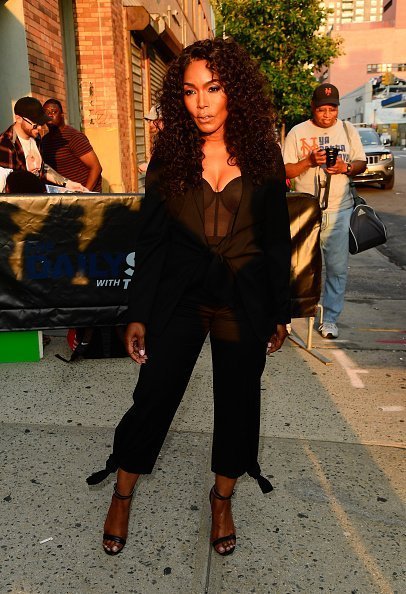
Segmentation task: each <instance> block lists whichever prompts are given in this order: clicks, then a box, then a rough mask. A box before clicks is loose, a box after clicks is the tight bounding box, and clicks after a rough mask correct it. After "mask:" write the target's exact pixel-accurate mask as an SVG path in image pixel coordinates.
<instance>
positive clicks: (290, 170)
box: [283, 83, 366, 338]
mask: <svg viewBox="0 0 406 594" xmlns="http://www.w3.org/2000/svg"><path fill="white" fill-rule="evenodd" d="M339 104H340V98H339V93H338V89H337V87H335V86H334V85H332V84H330V83H323V84H322V85H319V86H318V87H317V88H316V89H315V91H314V93H313V97H312V102H311V111H312V118H311V119H310V120H307V121H306V122H303V123H302V124H298V125H297V126H294V127H293V128H292V130H291V131H290V132H289V134H288V135H287V136H286V140H285V145H284V148H283V160H284V162H285V167H286V176H287V177H288V178H289V179H295V189H296V191H298V192H306V193H309V194H313V195H314V196H320V200H321V204H322V205H324V203H325V201H327V200H328V205H327V208H326V209H325V210H323V219H322V225H321V234H320V243H321V247H322V251H323V257H324V264H325V272H326V279H325V284H324V289H323V308H324V321H323V324H321V325H320V327H319V331H320V333H321V335H322V336H323V338H337V337H338V328H337V323H336V322H337V319H338V317H339V315H340V313H341V311H342V309H343V306H344V294H345V287H346V282H347V273H348V235H349V225H350V217H351V213H352V209H353V199H352V195H351V189H350V185H349V182H350V177H352V176H355V175H357V174H359V173H362V172H363V171H364V170H365V168H366V156H365V152H364V149H363V147H362V144H361V139H360V137H359V134H358V132H357V130H356V128H354V126H353V125H352V124H350V123H349V122H345V126H344V124H343V122H342V121H341V120H339V119H338V106H339ZM327 147H336V148H337V149H338V157H337V160H336V164H335V165H334V166H329V167H327V166H326V151H325V149H326V148H327ZM326 173H329V174H331V181H330V188H329V192H328V197H327V193H326V196H325V195H324V194H325V187H326V179H327V178H326Z"/></svg>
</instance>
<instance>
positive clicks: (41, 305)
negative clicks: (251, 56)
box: [0, 192, 321, 331]
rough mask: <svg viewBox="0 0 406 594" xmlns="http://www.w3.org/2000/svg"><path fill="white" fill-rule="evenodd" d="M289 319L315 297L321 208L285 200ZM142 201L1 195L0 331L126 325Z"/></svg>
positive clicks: (312, 308)
mask: <svg viewBox="0 0 406 594" xmlns="http://www.w3.org/2000/svg"><path fill="white" fill-rule="evenodd" d="M287 198H288V207H289V214H290V224H291V234H292V268H291V289H292V317H297V318H299V317H308V316H314V315H315V313H316V311H317V303H318V301H319V297H320V286H321V253H320V245H319V234H320V208H319V205H318V202H317V200H316V199H315V198H314V196H311V195H309V194H300V193H296V192H290V193H288V194H287ZM141 200H142V194H111V195H106V194H91V195H90V194H87V195H84V194H78V195H77V194H60V195H59V194H45V195H36V196H12V195H7V196H5V195H2V196H1V198H0V331H1V330H27V329H47V328H69V327H87V326H111V325H117V324H125V323H126V317H125V315H126V310H127V289H128V285H129V283H130V281H131V278H132V276H133V271H134V262H135V257H136V256H135V252H134V243H135V233H136V228H137V221H138V212H139V208H140V203H141Z"/></svg>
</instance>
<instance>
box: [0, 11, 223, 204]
mask: <svg viewBox="0 0 406 594" xmlns="http://www.w3.org/2000/svg"><path fill="white" fill-rule="evenodd" d="M169 2H170V4H169ZM169 2H168V3H165V4H163V3H162V1H161V0H145V1H137V0H48V1H47V2H42V1H41V0H5V1H4V0H3V1H0V52H1V54H2V56H3V64H2V67H1V70H0V85H1V88H2V102H1V105H0V131H3V130H4V129H5V128H7V127H8V126H9V125H10V124H11V123H12V122H13V107H14V103H15V102H16V100H17V99H18V98H19V97H22V96H25V95H32V96H34V97H37V98H38V99H39V100H40V101H45V100H46V99H49V98H50V97H54V98H57V99H59V100H60V101H61V102H62V104H63V106H64V108H65V113H66V115H67V120H68V123H69V124H71V125H72V126H74V127H76V128H77V129H81V130H82V131H83V132H84V133H85V134H86V135H87V137H88V138H89V140H90V142H91V143H92V145H93V147H94V150H95V151H96V153H97V155H98V157H99V159H100V161H101V164H102V166H103V191H111V192H129V191H131V192H132V191H142V189H143V184H144V174H142V173H140V172H139V171H138V164H139V163H141V162H143V161H145V160H146V159H147V158H148V156H149V151H150V137H149V131H148V127H147V125H146V122H145V121H144V119H143V118H144V115H145V114H146V113H147V112H148V111H149V110H150V107H151V106H152V105H153V104H154V102H155V94H156V92H157V90H158V89H159V88H160V86H161V84H162V80H163V77H164V75H165V72H166V69H167V67H168V64H169V63H170V61H171V60H172V59H173V58H174V57H175V56H176V55H178V54H179V53H180V51H181V50H182V48H183V47H185V46H186V45H189V44H190V43H193V42H194V41H196V40H198V39H205V38H208V37H212V36H213V35H214V32H213V29H214V25H213V23H214V18H213V12H212V8H211V5H210V3H209V0H169Z"/></svg>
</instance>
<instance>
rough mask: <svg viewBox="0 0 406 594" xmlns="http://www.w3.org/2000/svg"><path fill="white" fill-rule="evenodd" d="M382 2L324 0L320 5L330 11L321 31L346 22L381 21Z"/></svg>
mask: <svg viewBox="0 0 406 594" xmlns="http://www.w3.org/2000/svg"><path fill="white" fill-rule="evenodd" d="M383 3H384V0H324V1H323V2H320V5H321V6H322V7H323V8H326V9H328V10H329V11H330V12H329V14H328V16H327V20H326V24H325V27H324V29H323V32H324V33H327V32H328V31H331V29H334V28H335V27H337V26H338V25H343V24H346V23H362V22H366V21H369V22H376V21H381V20H382V11H383Z"/></svg>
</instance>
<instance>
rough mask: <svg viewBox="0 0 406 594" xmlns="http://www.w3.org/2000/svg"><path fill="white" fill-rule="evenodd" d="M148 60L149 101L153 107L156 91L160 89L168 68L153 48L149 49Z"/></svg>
mask: <svg viewBox="0 0 406 594" xmlns="http://www.w3.org/2000/svg"><path fill="white" fill-rule="evenodd" d="M149 59H150V62H149V64H150V67H149V68H150V70H149V71H150V85H151V101H152V104H153V105H155V103H156V97H157V95H156V94H157V91H159V90H160V89H161V88H162V83H163V80H164V76H165V74H166V71H167V69H168V67H167V65H166V64H165V62H164V61H163V60H162V58H161V57H160V56H159V54H158V52H157V51H156V50H155V49H154V48H150V50H149Z"/></svg>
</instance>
